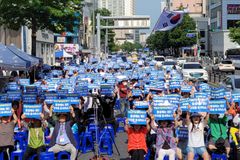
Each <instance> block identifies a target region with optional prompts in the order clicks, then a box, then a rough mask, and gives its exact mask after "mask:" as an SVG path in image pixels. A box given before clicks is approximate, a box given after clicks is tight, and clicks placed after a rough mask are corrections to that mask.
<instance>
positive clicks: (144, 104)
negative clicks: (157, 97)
mask: <svg viewBox="0 0 240 160" xmlns="http://www.w3.org/2000/svg"><path fill="white" fill-rule="evenodd" d="M133 103H134V105H135V107H136V109H147V108H148V107H149V102H147V101H134V102H133Z"/></svg>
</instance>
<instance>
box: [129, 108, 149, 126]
mask: <svg viewBox="0 0 240 160" xmlns="http://www.w3.org/2000/svg"><path fill="white" fill-rule="evenodd" d="M146 118H147V114H146V111H142V110H128V122H129V124H136V125H146V123H147V122H146Z"/></svg>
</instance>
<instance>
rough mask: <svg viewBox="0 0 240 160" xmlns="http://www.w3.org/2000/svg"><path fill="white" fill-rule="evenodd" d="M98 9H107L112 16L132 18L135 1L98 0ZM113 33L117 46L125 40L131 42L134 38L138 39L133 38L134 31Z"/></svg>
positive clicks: (116, 31)
mask: <svg viewBox="0 0 240 160" xmlns="http://www.w3.org/2000/svg"><path fill="white" fill-rule="evenodd" d="M98 7H99V8H106V9H108V10H109V11H110V12H111V15H112V16H133V15H134V14H135V0H99V1H98ZM114 32H115V33H116V36H115V40H116V42H117V43H119V44H122V43H124V41H126V40H127V41H130V42H133V41H135V39H134V37H136V38H137V40H138V37H139V36H138V35H137V36H135V31H134V30H115V31H114ZM136 33H138V32H136Z"/></svg>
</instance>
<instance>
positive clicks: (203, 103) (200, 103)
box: [189, 98, 209, 112]
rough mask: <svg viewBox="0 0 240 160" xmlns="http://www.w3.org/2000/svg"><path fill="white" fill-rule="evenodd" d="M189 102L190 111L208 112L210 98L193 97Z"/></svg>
mask: <svg viewBox="0 0 240 160" xmlns="http://www.w3.org/2000/svg"><path fill="white" fill-rule="evenodd" d="M189 104H190V106H191V108H190V112H208V111H209V110H208V104H209V100H208V99H199V98H192V99H189Z"/></svg>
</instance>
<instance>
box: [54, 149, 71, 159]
mask: <svg viewBox="0 0 240 160" xmlns="http://www.w3.org/2000/svg"><path fill="white" fill-rule="evenodd" d="M64 155H65V156H67V157H68V159H70V153H68V152H66V151H62V152H59V153H58V156H57V157H58V158H57V159H58V160H61V159H62V156H64Z"/></svg>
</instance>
